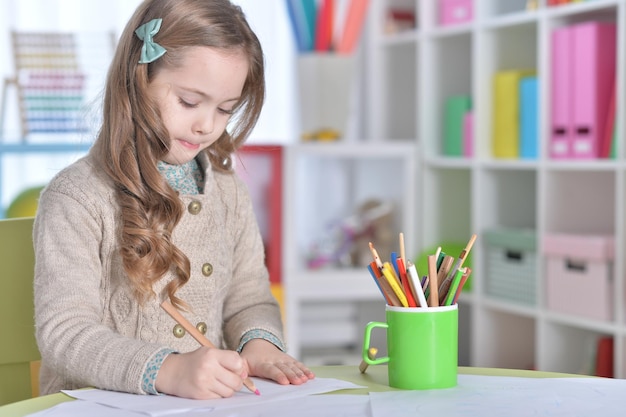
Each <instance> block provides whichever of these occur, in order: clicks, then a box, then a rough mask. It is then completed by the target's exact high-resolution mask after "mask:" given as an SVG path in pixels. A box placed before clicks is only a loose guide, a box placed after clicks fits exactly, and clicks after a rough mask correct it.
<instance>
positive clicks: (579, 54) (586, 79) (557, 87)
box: [550, 22, 616, 159]
mask: <svg viewBox="0 0 626 417" xmlns="http://www.w3.org/2000/svg"><path fill="white" fill-rule="evenodd" d="M551 65H552V70H551V84H552V89H551V140H550V156H551V157H552V158H578V159H591V158H598V157H604V158H606V157H608V155H607V149H609V148H610V147H609V146H607V144H606V143H604V142H606V140H607V137H610V133H609V132H607V128H610V127H607V124H608V123H607V117H609V116H608V115H609V114H610V106H611V100H612V95H613V89H614V87H613V84H614V80H615V66H616V26H615V24H614V23H607V22H585V23H580V24H576V25H571V26H565V27H562V28H558V29H555V30H554V31H553V32H552V62H551Z"/></svg>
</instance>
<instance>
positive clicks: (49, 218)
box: [34, 0, 314, 399]
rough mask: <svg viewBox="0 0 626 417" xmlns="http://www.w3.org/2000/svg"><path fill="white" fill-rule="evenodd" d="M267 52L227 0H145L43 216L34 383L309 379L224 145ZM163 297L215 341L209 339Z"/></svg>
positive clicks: (231, 144) (249, 99) (258, 81)
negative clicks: (88, 133) (289, 342)
mask: <svg viewBox="0 0 626 417" xmlns="http://www.w3.org/2000/svg"><path fill="white" fill-rule="evenodd" d="M263 71H264V68H263V53H262V50H261V46H260V44H259V41H258V39H257V37H256V36H255V34H254V33H253V32H252V31H251V29H250V28H249V26H248V24H247V22H246V19H245V17H244V15H243V13H242V11H241V10H240V8H239V7H237V6H234V5H232V4H231V3H230V2H229V1H228V0H146V1H144V2H143V3H142V4H141V5H140V6H139V7H138V9H137V10H136V12H135V14H134V15H133V17H132V18H131V19H130V21H129V23H128V25H127V26H126V28H125V30H124V32H123V33H122V36H121V38H120V41H119V45H118V47H117V51H116V53H115V57H114V59H113V62H112V64H111V67H110V69H109V73H108V77H107V83H106V87H105V94H104V109H103V113H104V114H103V124H102V127H101V129H100V131H99V133H98V136H97V139H96V141H95V143H94V145H93V147H92V149H91V150H90V152H89V153H88V155H87V156H86V157H84V158H82V159H80V160H79V161H77V162H76V163H74V164H72V165H70V166H69V167H67V168H65V169H64V170H62V171H61V172H60V173H59V174H58V175H56V177H55V178H54V179H53V180H52V181H51V182H50V183H49V184H48V186H47V187H46V189H45V190H44V192H43V193H42V195H41V199H40V201H39V207H38V214H37V217H36V219H35V228H34V243H35V252H36V267H35V316H36V317H35V319H36V335H37V342H38V345H39V349H40V351H41V356H42V369H41V376H40V381H41V392H42V394H47V393H52V392H56V391H59V390H60V389H73V388H80V387H86V386H93V387H98V388H103V389H110V390H117V391H125V392H130V393H140V394H156V393H167V394H172V395H177V396H181V397H187V398H198V399H208V398H217V397H228V396H231V395H233V393H234V392H236V391H238V390H239V389H241V388H242V383H243V380H244V379H245V378H247V377H248V376H258V377H263V378H268V379H271V380H274V381H276V382H277V383H279V384H290V383H291V384H302V383H304V382H306V381H308V380H309V379H311V378H313V377H314V375H313V373H312V372H311V371H310V370H309V369H308V368H307V367H306V366H304V365H303V364H302V363H300V362H298V361H296V360H295V359H293V358H291V357H290V356H289V355H287V354H286V353H285V346H284V343H283V336H282V323H281V317H280V312H279V308H278V305H277V303H276V301H275V299H274V298H273V297H272V295H271V293H270V289H269V279H268V272H267V270H266V268H265V265H264V250H263V243H262V241H261V237H260V233H259V229H258V225H257V223H256V220H255V216H254V213H253V211H252V205H251V201H250V197H249V195H248V192H247V190H246V188H245V186H244V184H243V183H242V181H241V180H240V179H239V178H238V177H237V176H236V175H235V174H234V173H233V169H232V160H231V155H232V154H233V153H234V152H235V151H236V150H237V149H238V148H239V147H240V146H241V145H242V144H243V142H244V141H245V139H246V138H247V136H248V135H249V133H250V131H251V130H252V128H253V127H254V125H255V123H256V121H257V119H258V117H259V113H260V111H261V107H262V104H263V99H264V94H265V83H264V74H263ZM164 300H169V301H170V302H171V303H172V304H173V305H174V306H176V307H177V308H178V309H179V310H180V311H181V313H182V314H183V315H184V316H185V318H186V319H188V321H190V322H191V323H193V324H194V325H195V326H196V328H197V329H198V330H199V331H200V332H201V333H203V334H204V335H205V336H206V337H207V338H208V339H209V340H210V341H211V342H212V343H213V344H214V345H216V346H217V348H207V347H199V346H200V345H199V344H198V342H196V340H194V338H192V337H191V336H190V335H189V334H186V331H185V329H184V328H183V327H182V326H180V325H179V324H177V323H176V322H175V321H174V320H173V319H172V318H170V316H169V315H168V314H166V313H165V312H164V311H163V309H161V308H160V304H161V302H162V301H164Z"/></svg>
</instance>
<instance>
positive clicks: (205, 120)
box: [193, 112, 214, 135]
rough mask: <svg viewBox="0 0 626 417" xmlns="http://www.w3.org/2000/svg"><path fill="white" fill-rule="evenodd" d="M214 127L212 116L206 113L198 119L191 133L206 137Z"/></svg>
mask: <svg viewBox="0 0 626 417" xmlns="http://www.w3.org/2000/svg"><path fill="white" fill-rule="evenodd" d="M213 127H214V114H213V112H208V113H206V114H204V115H203V116H201V117H200V118H198V119H197V120H196V122H195V123H194V125H193V132H194V133H196V134H198V135H208V134H209V133H211V132H213Z"/></svg>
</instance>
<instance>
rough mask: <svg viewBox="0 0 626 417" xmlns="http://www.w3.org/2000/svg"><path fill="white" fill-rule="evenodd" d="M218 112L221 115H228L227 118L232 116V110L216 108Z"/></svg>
mask: <svg viewBox="0 0 626 417" xmlns="http://www.w3.org/2000/svg"><path fill="white" fill-rule="evenodd" d="M218 110H219V112H220V113H222V114H226V115H228V116H232V114H233V111H232V110H226V109H219V108H218Z"/></svg>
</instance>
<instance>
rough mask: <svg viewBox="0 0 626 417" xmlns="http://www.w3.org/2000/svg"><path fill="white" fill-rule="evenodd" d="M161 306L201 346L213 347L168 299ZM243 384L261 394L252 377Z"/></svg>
mask: <svg viewBox="0 0 626 417" xmlns="http://www.w3.org/2000/svg"><path fill="white" fill-rule="evenodd" d="M161 308H162V309H163V310H165V312H166V313H167V314H169V315H170V317H172V318H173V319H174V320H175V321H176V322H177V323H178V324H180V325H181V326H183V328H184V329H185V330H186V331H187V333H189V334H190V335H191V337H193V338H194V339H196V341H197V342H198V343H200V344H201V345H202V346H206V347H210V348H214V347H215V345H214V344H213V343H211V341H210V340H209V339H207V338H206V336H204V335H203V334H202V333H200V331H199V330H198V329H196V328H195V326H194V325H193V324H191V323H190V322H189V321H188V320H187V319H186V318H185V317H184V316H183V315H182V314H180V312H179V311H178V310H177V309H176V308H175V307H174V306H173V305H172V304H171V303H170V302H169V301H167V300H165V301H163V302H162V303H161ZM243 384H244V385H245V386H246V388H248V389H249V390H250V391H251V392H253V393H255V394H256V395H261V393H260V392H259V390H258V389H257V387H256V386H255V385H254V382H253V381H252V379H250V378H246V379H244V380H243Z"/></svg>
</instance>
